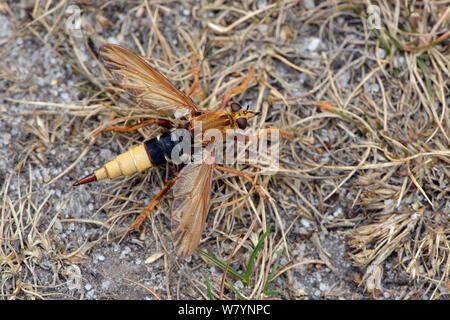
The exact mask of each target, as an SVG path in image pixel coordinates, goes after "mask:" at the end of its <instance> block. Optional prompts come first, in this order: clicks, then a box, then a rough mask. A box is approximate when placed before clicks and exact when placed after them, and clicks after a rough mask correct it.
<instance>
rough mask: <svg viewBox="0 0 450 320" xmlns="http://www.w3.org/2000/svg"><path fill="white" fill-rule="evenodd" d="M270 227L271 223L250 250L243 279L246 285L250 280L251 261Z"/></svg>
mask: <svg viewBox="0 0 450 320" xmlns="http://www.w3.org/2000/svg"><path fill="white" fill-rule="evenodd" d="M270 228H272V224H270V225H269V228H268V229H267V231H266V232H265V233H264V234H263V236H262V237H261V239H259V241H258V243H257V245H256V247H255V249H254V250H253V252H252V255H251V256H250V260H249V261H248V264H247V270H245V276H244V281H243V282H244V284H246V285H247V284H248V283H249V282H250V273H251V272H252V267H253V262H254V260H255V258H256V255H257V254H258V251H259V248H260V247H261V245H262V243H263V241H264V239H265V238H266V237H267V235H268V234H269V231H270Z"/></svg>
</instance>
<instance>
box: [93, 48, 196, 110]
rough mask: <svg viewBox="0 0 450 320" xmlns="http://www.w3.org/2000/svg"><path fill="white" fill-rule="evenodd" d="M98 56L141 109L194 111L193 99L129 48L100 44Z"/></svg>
mask: <svg viewBox="0 0 450 320" xmlns="http://www.w3.org/2000/svg"><path fill="white" fill-rule="evenodd" d="M100 57H101V59H102V60H103V63H104V64H105V66H106V67H107V68H108V70H109V71H110V72H111V74H112V75H113V77H114V81H115V82H116V83H117V84H118V85H120V86H121V87H122V88H123V89H125V90H126V91H127V92H128V93H129V94H131V95H132V96H134V97H135V98H136V100H137V102H138V103H139V104H140V105H141V106H142V107H144V108H149V109H153V110H155V111H156V112H158V113H162V114H167V115H175V114H189V113H191V114H195V113H196V112H198V108H197V107H196V106H195V104H194V102H192V100H191V99H190V98H189V97H187V96H186V95H185V94H183V93H182V92H181V91H180V90H178V89H177V88H176V87H175V86H174V85H173V84H172V83H171V82H170V81H169V80H168V79H167V78H166V77H164V76H163V75H162V74H161V73H159V72H158V71H156V70H155V69H154V68H152V67H151V66H150V65H149V64H148V63H147V62H145V60H144V59H143V58H142V57H140V56H138V55H137V54H135V53H134V52H133V51H131V50H128V49H126V48H123V47H121V46H118V45H114V44H105V45H103V46H101V47H100Z"/></svg>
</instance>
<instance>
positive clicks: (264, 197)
mask: <svg viewBox="0 0 450 320" xmlns="http://www.w3.org/2000/svg"><path fill="white" fill-rule="evenodd" d="M215 168H216V169H219V170H220V171H223V172H228V173H231V174H234V175H236V176H239V177H242V178H244V179H245V180H247V181H248V182H249V183H250V184H251V185H252V186H253V188H255V190H256V191H257V192H258V194H259V196H260V197H261V198H263V199H266V198H267V195H266V194H265V192H264V191H263V190H262V189H261V187H260V186H258V185H257V184H256V183H255V182H254V181H253V179H252V178H251V177H250V176H249V175H248V174H246V173H244V172H242V171H239V170H235V169H231V168H227V167H222V166H219V165H216V166H215Z"/></svg>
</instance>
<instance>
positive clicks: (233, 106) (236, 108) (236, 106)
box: [231, 102, 241, 112]
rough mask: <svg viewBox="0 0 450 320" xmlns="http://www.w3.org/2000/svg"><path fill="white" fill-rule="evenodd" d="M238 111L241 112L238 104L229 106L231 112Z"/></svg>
mask: <svg viewBox="0 0 450 320" xmlns="http://www.w3.org/2000/svg"><path fill="white" fill-rule="evenodd" d="M239 110H241V106H240V105H239V104H238V103H236V102H233V103H232V104H231V111H233V112H238V111H239Z"/></svg>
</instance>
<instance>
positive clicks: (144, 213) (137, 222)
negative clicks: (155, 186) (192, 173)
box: [129, 176, 178, 231]
mask: <svg viewBox="0 0 450 320" xmlns="http://www.w3.org/2000/svg"><path fill="white" fill-rule="evenodd" d="M177 178H178V177H177V176H176V177H174V178H172V179H171V180H170V181H169V182H167V183H166V185H165V186H164V188H162V189H161V191H159V192H158V194H157V195H156V196H155V197H154V198H153V200H152V202H150V204H149V205H148V206H147V208H145V209H144V210H143V211H142V212H141V213H140V214H139V216H138V217H137V218H136V220H134V222H133V223H132V224H131V225H130V227H129V230H135V231H139V229H140V227H141V225H142V223H143V222H144V221H145V219H146V218H147V217H148V216H149V215H150V214H151V212H152V211H153V209H154V208H155V207H156V206H157V205H158V203H159V202H160V201H161V198H162V197H163V196H164V195H165V194H166V193H167V191H169V189H170V188H171V187H172V186H173V184H174V183H175V181H176V180H177Z"/></svg>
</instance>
